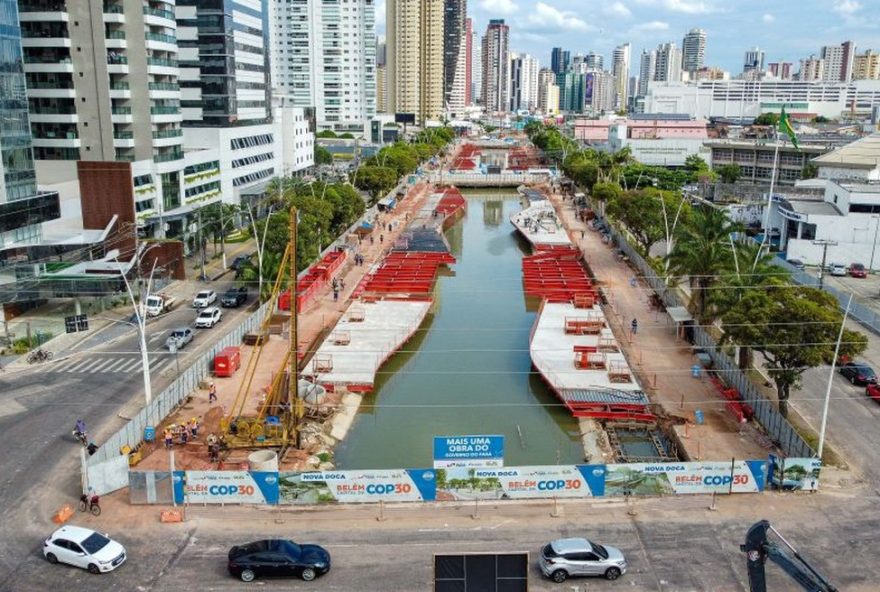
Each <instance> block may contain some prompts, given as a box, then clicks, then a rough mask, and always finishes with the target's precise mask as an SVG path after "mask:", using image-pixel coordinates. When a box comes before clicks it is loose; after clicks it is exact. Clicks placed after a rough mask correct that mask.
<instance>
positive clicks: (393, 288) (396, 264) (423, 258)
mask: <svg viewBox="0 0 880 592" xmlns="http://www.w3.org/2000/svg"><path fill="white" fill-rule="evenodd" d="M450 263H455V257H453V256H452V255H450V254H449V253H445V252H429V251H393V252H391V253H389V254H388V256H387V257H386V258H385V260H384V261H383V263H382V266H381V267H380V268H379V269H378V270H376V272H375V273H373V274H372V276H370V278H369V279H368V280H367V281H366V283H364V284H363V286H360V285H359V286H358V290H356V291H358V292H359V293H370V292H373V293H382V294H392V293H393V294H429V293H431V291H433V289H434V281H435V280H436V278H437V269H438V268H439V267H440V266H441V265H447V264H450Z"/></svg>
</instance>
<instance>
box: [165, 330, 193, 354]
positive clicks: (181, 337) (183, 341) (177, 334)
mask: <svg viewBox="0 0 880 592" xmlns="http://www.w3.org/2000/svg"><path fill="white" fill-rule="evenodd" d="M192 340H193V332H192V329H190V328H189V327H178V328H177V329H175V330H174V331H172V332H171V334H170V335H169V336H168V339H166V340H165V347H167V348H168V349H171V346H174V347H175V348H176V349H183V348H184V347H186V345H187V344H188V343H189V342H190V341H192Z"/></svg>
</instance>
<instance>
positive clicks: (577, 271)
mask: <svg viewBox="0 0 880 592" xmlns="http://www.w3.org/2000/svg"><path fill="white" fill-rule="evenodd" d="M523 286H524V290H525V293H526V294H527V295H529V296H540V297H542V298H546V299H547V300H549V301H551V302H571V301H573V300H575V299H576V298H584V297H585V296H586V297H589V298H591V299H592V300H596V289H595V286H593V282H592V281H591V280H590V278H589V276H588V275H587V272H586V270H585V269H584V267H583V265H581V262H580V253H579V252H578V251H577V249H575V248H573V247H561V248H554V249H550V250H547V251H541V252H539V253H538V254H536V255H531V256H529V257H523Z"/></svg>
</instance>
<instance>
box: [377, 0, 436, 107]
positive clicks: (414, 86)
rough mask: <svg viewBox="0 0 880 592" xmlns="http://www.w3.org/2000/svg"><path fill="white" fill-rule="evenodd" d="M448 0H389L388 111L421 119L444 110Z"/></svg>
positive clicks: (387, 20) (387, 27) (387, 37)
mask: <svg viewBox="0 0 880 592" xmlns="http://www.w3.org/2000/svg"><path fill="white" fill-rule="evenodd" d="M444 14H445V3H444V0H388V4H387V8H386V46H387V59H388V64H387V69H388V74H387V75H388V110H389V111H390V112H392V113H412V114H413V115H414V116H415V118H416V121H417V122H423V121H425V120H426V119H435V118H438V117H439V116H440V115H441V114H442V112H443V100H444V97H443V84H444V80H443V74H444V61H443V57H444V54H443V47H444V34H443V30H444V20H445V19H444Z"/></svg>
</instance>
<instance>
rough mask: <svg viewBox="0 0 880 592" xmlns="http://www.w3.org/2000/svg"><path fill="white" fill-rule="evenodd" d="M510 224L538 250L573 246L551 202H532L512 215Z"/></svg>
mask: <svg viewBox="0 0 880 592" xmlns="http://www.w3.org/2000/svg"><path fill="white" fill-rule="evenodd" d="M510 222H511V223H512V224H513V225H514V226H515V227H516V229H517V230H518V231H519V232H520V234H522V235H523V236H524V237H525V239H526V240H527V241H529V242H530V243H531V244H532V246H533V247H534V248H536V249H537V248H540V247H542V246H549V247H553V246H557V245H569V246H570V245H571V240H570V239H569V238H568V232H566V230H565V227H564V226H563V225H562V222H561V221H560V220H559V216H557V215H556V210H555V209H554V208H553V204H551V203H550V201H549V200H546V199H544V200H540V201H531V202H530V205H529V206H528V207H527V208H526V209H524V210H521V211H519V212H517V213H516V214H514V215H512V216H511V217H510Z"/></svg>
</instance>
